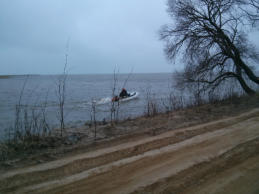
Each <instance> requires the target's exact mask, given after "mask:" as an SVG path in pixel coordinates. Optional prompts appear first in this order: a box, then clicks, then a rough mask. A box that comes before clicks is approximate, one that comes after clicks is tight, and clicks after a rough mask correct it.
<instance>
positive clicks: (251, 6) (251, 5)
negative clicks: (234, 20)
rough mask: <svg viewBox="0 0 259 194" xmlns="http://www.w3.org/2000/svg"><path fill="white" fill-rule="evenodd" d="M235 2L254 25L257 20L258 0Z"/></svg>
mask: <svg viewBox="0 0 259 194" xmlns="http://www.w3.org/2000/svg"><path fill="white" fill-rule="evenodd" d="M237 4H238V5H239V9H240V10H242V11H243V12H244V13H245V16H247V18H248V20H249V21H250V22H251V24H252V25H253V26H254V25H255V24H256V23H257V22H258V21H259V0H237Z"/></svg>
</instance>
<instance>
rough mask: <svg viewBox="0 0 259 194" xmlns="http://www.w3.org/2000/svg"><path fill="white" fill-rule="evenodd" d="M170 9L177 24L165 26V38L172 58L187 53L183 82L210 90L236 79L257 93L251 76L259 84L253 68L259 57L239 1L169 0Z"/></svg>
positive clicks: (162, 34) (244, 86)
mask: <svg viewBox="0 0 259 194" xmlns="http://www.w3.org/2000/svg"><path fill="white" fill-rule="evenodd" d="M251 1H253V0H251ZM254 2H256V1H255V0H254ZM246 6H249V3H247V4H246ZM250 6H252V5H250ZM168 12H169V14H170V16H171V17H172V18H173V19H174V22H175V25H166V26H164V27H162V29H161V39H162V40H165V41H166V43H167V44H166V48H165V52H166V54H167V56H168V58H169V59H171V60H175V59H177V56H178V54H180V53H182V54H183V55H184V62H185V69H184V71H183V73H182V74H181V77H180V78H181V81H182V82H184V83H199V84H200V85H199V87H201V88H203V89H204V90H207V89H214V88H216V87H218V86H219V85H220V84H221V83H223V82H224V81H225V80H226V79H235V80H237V81H238V82H239V84H240V85H241V86H242V88H243V89H244V91H245V92H246V93H248V94H254V93H255V91H254V90H253V88H252V87H251V86H249V84H247V80H248V79H249V80H251V81H252V82H254V83H256V84H259V78H258V76H256V75H255V73H254V72H253V65H254V63H257V62H258V61H259V57H258V53H256V51H255V48H254V47H253V46H252V45H251V44H250V43H249V41H248V39H247V36H246V33H245V30H246V29H248V26H246V25H245V23H246V21H247V18H246V17H242V16H243V11H242V10H240V9H239V6H238V3H237V1H234V0H217V1H215V0H168Z"/></svg>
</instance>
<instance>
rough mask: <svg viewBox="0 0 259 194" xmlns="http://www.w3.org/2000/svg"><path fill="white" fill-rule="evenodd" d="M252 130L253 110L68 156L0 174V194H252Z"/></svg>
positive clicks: (257, 150)
mask: <svg viewBox="0 0 259 194" xmlns="http://www.w3.org/2000/svg"><path fill="white" fill-rule="evenodd" d="M157 126H158V125H157ZM162 126H164V125H162ZM258 126H259V109H253V110H251V111H249V112H246V113H243V114H240V115H238V116H234V117H227V118H224V119H219V120H216V121H212V122H208V123H204V124H199V125H194V126H192V127H183V128H180V129H175V130H165V131H164V132H163V131H162V132H160V133H157V134H153V133H151V134H150V133H149V134H146V135H143V133H139V134H135V135H134V136H128V138H127V137H123V138H121V139H116V140H114V141H110V142H105V143H103V145H101V144H100V146H96V147H95V148H94V149H90V150H85V151H83V150H82V148H81V149H80V151H78V152H76V151H77V149H75V152H74V153H71V152H70V153H68V154H66V155H64V156H63V157H61V158H59V159H56V160H53V161H50V162H44V163H42V164H37V165H29V166H28V165H27V167H18V168H15V169H11V170H5V171H3V173H2V174H1V175H0V193H256V192H258V190H259V183H258V181H257V180H258V178H259V177H258V175H259V173H258V172H259V130H258ZM164 127H165V126H164ZM168 127H170V126H168ZM223 183H224V184H223Z"/></svg>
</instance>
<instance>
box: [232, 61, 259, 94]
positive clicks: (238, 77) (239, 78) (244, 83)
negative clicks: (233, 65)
mask: <svg viewBox="0 0 259 194" xmlns="http://www.w3.org/2000/svg"><path fill="white" fill-rule="evenodd" d="M236 72H237V76H236V78H237V80H238V81H239V83H240V85H241V87H242V88H243V90H244V91H245V92H246V93H247V94H248V95H254V94H256V92H255V91H254V90H253V89H252V88H250V87H249V86H248V85H247V84H246V82H245V80H244V79H243V77H242V72H241V68H240V67H239V66H237V69H236Z"/></svg>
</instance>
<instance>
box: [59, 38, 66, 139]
mask: <svg viewBox="0 0 259 194" xmlns="http://www.w3.org/2000/svg"><path fill="white" fill-rule="evenodd" d="M68 49H69V39H68V41H67V45H66V53H65V65H64V69H63V74H61V75H60V76H59V78H58V83H57V91H56V93H57V98H58V119H59V123H60V136H61V137H62V136H63V131H64V129H65V113H64V106H65V100H66V80H67V65H68Z"/></svg>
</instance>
